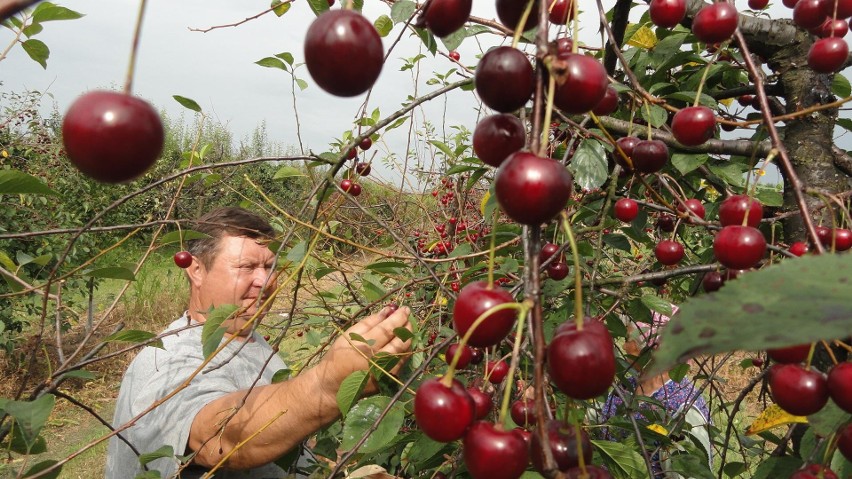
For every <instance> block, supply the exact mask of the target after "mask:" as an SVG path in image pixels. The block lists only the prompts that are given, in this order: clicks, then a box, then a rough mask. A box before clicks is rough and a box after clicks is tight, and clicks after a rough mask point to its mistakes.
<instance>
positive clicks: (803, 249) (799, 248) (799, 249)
mask: <svg viewBox="0 0 852 479" xmlns="http://www.w3.org/2000/svg"><path fill="white" fill-rule="evenodd" d="M809 249H810V248H809V247H808V244H807V243H805V242H803V241H796V242H795V243H793V244H791V245H790V249H789V251H790V252H791V253H793V254H794V255H796V256H802V255H804V254H805V253H807V252H808V250H809Z"/></svg>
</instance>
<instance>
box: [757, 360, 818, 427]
mask: <svg viewBox="0 0 852 479" xmlns="http://www.w3.org/2000/svg"><path fill="white" fill-rule="evenodd" d="M769 390H770V391H771V392H772V398H773V399H774V400H775V403H776V404H778V406H780V407H781V409H783V410H785V411H787V412H788V413H790V414H793V415H796V416H808V415H810V414H814V413H816V412H819V410H820V409H822V407H823V406H825V403H826V402H828V382H827V381H826V378H825V375H824V374H823V373H821V372H819V371H817V370H815V369H813V368H811V369H809V370H808V369H805V368H803V367H802V366H800V365H798V364H776V365H775V366H772V374H771V376H770V377H769Z"/></svg>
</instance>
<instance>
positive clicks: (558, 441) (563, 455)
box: [530, 419, 592, 474]
mask: <svg viewBox="0 0 852 479" xmlns="http://www.w3.org/2000/svg"><path fill="white" fill-rule="evenodd" d="M547 440H548V442H549V445H550V452H551V454H552V455H553V460H554V461H555V462H556V467H557V468H558V469H559V470H560V471H567V470H568V469H571V468H572V467H577V466H579V465H580V457H579V456H578V455H577V453H578V450H582V451H583V463H584V464H589V463H591V462H592V442H591V441H590V440H589V435H588V434H586V431H584V430H582V429H580V444H579V446H580V447H579V448H578V447H577V446H578V444H577V427H576V426H572V425H569V424H566V423H564V422H562V421H557V420H555V419H554V420H550V421H548V422H547ZM542 442H543V441H542V440H541V439H539V437H538V434H537V433H536V434H533V437H532V443H531V444H530V458H531V459H532V464H533V468H535V470H536V471H538V472H540V473H542V474H544V445H543V444H542Z"/></svg>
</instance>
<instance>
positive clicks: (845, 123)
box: [837, 118, 852, 131]
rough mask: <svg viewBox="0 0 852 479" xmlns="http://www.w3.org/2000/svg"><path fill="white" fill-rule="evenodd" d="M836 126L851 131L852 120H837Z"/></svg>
mask: <svg viewBox="0 0 852 479" xmlns="http://www.w3.org/2000/svg"><path fill="white" fill-rule="evenodd" d="M837 125H838V126H842V127H843V128H845V129H846V130H847V131H852V119H849V118H838V119H837Z"/></svg>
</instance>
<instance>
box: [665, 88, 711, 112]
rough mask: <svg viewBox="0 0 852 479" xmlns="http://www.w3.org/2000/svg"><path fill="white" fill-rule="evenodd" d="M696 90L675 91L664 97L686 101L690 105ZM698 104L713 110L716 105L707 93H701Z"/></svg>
mask: <svg viewBox="0 0 852 479" xmlns="http://www.w3.org/2000/svg"><path fill="white" fill-rule="evenodd" d="M696 93H697V92H694V91H679V92H677V93H672V94H671V95H667V96H666V99H669V100H680V101H682V102H684V103H687V104H688V105H689V106H692V105H693V104H694V103H695V94H696ZM698 104H699V105H704V106H706V107H708V108H710V109H711V110H715V109H716V108H717V107H718V105H717V104H716V100H714V99H713V97H711V96H709V95H707V94H706V93H702V94H701V97H699V100H698Z"/></svg>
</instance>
